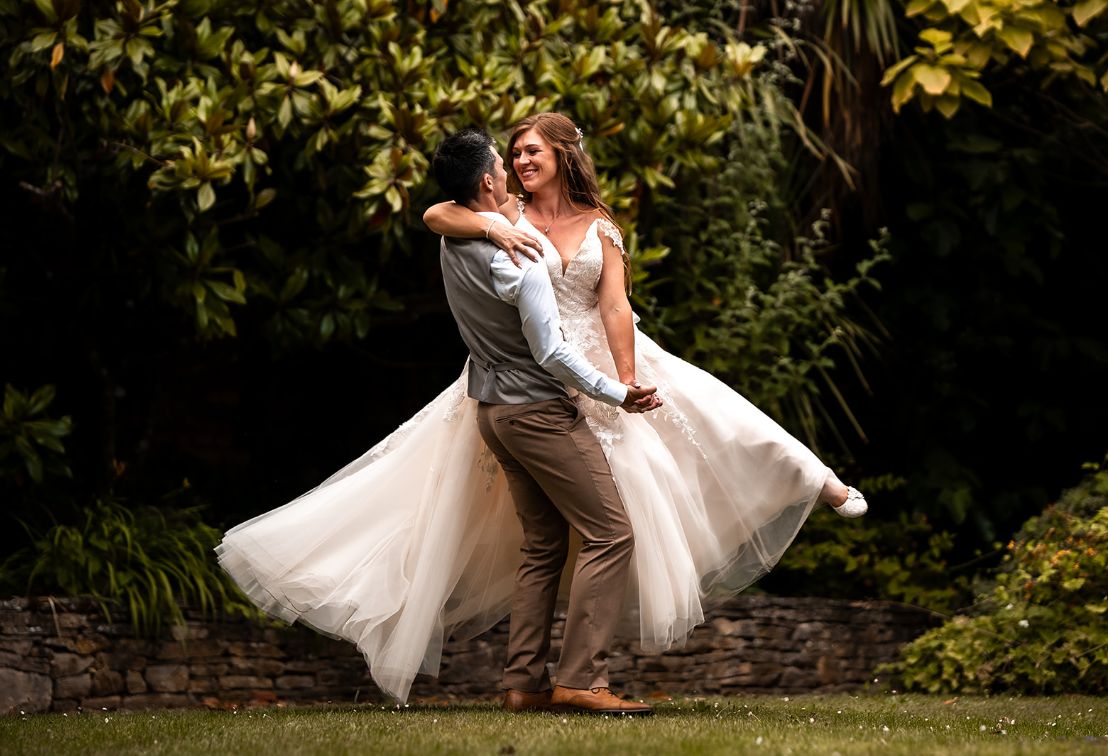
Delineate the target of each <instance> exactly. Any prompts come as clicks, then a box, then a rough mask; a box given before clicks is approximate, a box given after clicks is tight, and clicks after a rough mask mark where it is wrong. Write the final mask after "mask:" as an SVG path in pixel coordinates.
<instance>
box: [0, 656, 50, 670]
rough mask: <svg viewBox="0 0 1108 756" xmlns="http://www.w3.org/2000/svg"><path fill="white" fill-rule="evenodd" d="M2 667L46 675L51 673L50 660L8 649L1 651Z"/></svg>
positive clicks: (0, 660) (0, 661)
mask: <svg viewBox="0 0 1108 756" xmlns="http://www.w3.org/2000/svg"><path fill="white" fill-rule="evenodd" d="M0 668H3V669H15V670H19V671H20V672H30V673H33V674H37V675H46V674H49V673H50V662H48V661H47V660H46V659H42V658H37V657H34V656H30V655H29V654H13V653H10V652H8V651H0Z"/></svg>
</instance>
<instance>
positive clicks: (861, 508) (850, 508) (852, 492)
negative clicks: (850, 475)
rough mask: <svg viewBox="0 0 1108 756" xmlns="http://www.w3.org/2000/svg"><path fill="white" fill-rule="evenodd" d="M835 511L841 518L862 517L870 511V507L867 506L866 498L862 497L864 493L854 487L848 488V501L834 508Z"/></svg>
mask: <svg viewBox="0 0 1108 756" xmlns="http://www.w3.org/2000/svg"><path fill="white" fill-rule="evenodd" d="M831 508H832V509H834V510H835V514H837V515H839V516H840V517H850V518H854V517H861V516H862V515H864V514H865V513H866V512H867V511H868V510H869V505H868V504H866V497H865V496H862V492H861V491H859V490H858V489H857V488H855V487H854V486H847V487H846V501H844V502H843V503H842V504H840V505H839V506H837V507H836V506H832V507H831Z"/></svg>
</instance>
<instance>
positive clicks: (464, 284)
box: [439, 237, 568, 404]
mask: <svg viewBox="0 0 1108 756" xmlns="http://www.w3.org/2000/svg"><path fill="white" fill-rule="evenodd" d="M496 252H497V248H496V247H495V246H494V245H493V244H490V243H489V242H487V241H485V240H484V239H456V238H446V237H444V238H443V240H442V245H441V251H440V253H439V261H440V263H441V264H442V278H443V283H444V284H445V285H446V299H447V301H448V302H449V303H450V311H451V312H453V313H454V320H455V321H456V322H457V323H458V331H460V332H461V334H462V341H464V342H465V344H466V346H467V347H469V389H468V393H469V395H470V396H471V397H473V398H474V399H477V400H478V401H482V402H488V403H489V404H530V403H531V402H540V401H543V400H544V399H556V398H558V397H563V396H567V395H568V394H567V392H566V388H565V386H564V385H563V384H562V382H561V381H559V380H558V379H557V378H555V377H554V376H552V375H551V374H550V373H548V372H546V371H545V370H543V369H542V367H540V366H539V364H538V363H537V362H535V358H534V357H532V356H531V349H530V347H528V346H527V340H526V339H525V338H524V337H523V329H522V326H521V325H520V323H521V321H520V317H519V310H518V309H517V308H516V307H514V306H512V305H510V304H508V303H507V302H504V301H503V300H501V299H500V297H498V296H497V295H496V289H495V288H494V286H493V280H492V269H491V265H492V258H493V256H494V255H495V254H496ZM540 264H541V263H540Z"/></svg>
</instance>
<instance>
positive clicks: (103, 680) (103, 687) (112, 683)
mask: <svg viewBox="0 0 1108 756" xmlns="http://www.w3.org/2000/svg"><path fill="white" fill-rule="evenodd" d="M124 690H126V685H125V684H124V682H123V675H121V674H120V673H119V672H116V671H115V670H114V669H99V668H94V669H93V670H92V695H94V696H110V695H115V694H117V693H122V692H124Z"/></svg>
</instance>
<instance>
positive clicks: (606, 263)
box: [216, 113, 866, 701]
mask: <svg viewBox="0 0 1108 756" xmlns="http://www.w3.org/2000/svg"><path fill="white" fill-rule="evenodd" d="M505 163H506V164H508V165H509V169H508V170H509V172H508V182H509V183H508V186H509V189H510V190H511V191H513V192H516V193H518V194H519V199H516V198H510V200H509V202H508V203H506V204H505V205H504V206H503V207H502V208H501V211H502V213H503V214H504V216H505V217H504V221H503V222H501V223H498V222H495V221H494V222H493V223H492V224H491V225H490V221H489V220H488V219H487V218H485V217H483V216H478V215H476V214H475V213H472V212H471V211H469V210H468V209H466V208H464V207H462V206H460V205H455V204H454V203H449V202H447V203H441V204H439V205H436V206H435V207H432V208H431V209H430V210H428V211H427V214H426V215H425V216H424V219H425V221H426V222H427V225H428V226H429V227H430V228H431V229H432V230H434V231H436V232H438V233H443V234H446V235H450V236H459V237H480V236H485V237H487V238H490V239H492V241H493V242H495V243H497V244H498V246H501V247H502V248H504V249H508V250H509V251H514V250H518V249H519V248H521V247H522V246H524V245H531V246H534V247H536V248H538V249H541V252H542V255H543V258H544V260H545V262H546V264H547V266H548V267H549V269H550V274H551V279H552V281H553V285H554V291H555V295H556V297H557V300H558V306H559V310H560V314H561V317H562V328H563V331H564V333H565V336H566V339H567V341H569V342H570V343H572V344H573V345H574V346H576V347H577V348H578V349H580V350H581V351H582V353H584V355H585V356H586V357H587V358H588V359H589V360H590V361H591V362H592V363H593V364H594V365H596V366H597V367H598V368H600V369H601V370H603V371H605V372H606V373H608V374H609V375H611V376H612V377H614V378H618V379H619V380H620V381H622V382H624V383H633V382H635V381H641V382H642V383H646V384H649V385H654V386H657V387H658V395H659V396H660V397H661V398H662V399H663V400H664V405H663V406H662V408H661V409H659V410H656V411H654V412H650V413H647V414H639V415H629V414H625V413H619V412H616V411H613V410H614V408H611V407H608V406H607V405H604V404H602V403H599V402H595V401H592V400H590V399H589V398H588V397H585V396H579V397H578V399H577V401H578V403H579V406H580V407H581V409H582V411H583V412H584V414H585V416H586V418H587V420H588V424H589V427H590V428H591V429H592V430H593V432H594V433H596V435H597V437H598V439H599V440H600V442H601V447H602V448H603V449H604V453H605V454H606V456H607V457H608V462H609V464H610V466H611V468H612V475H613V477H614V479H615V482H616V486H617V488H618V489H619V492H620V496H621V497H622V499H623V502H624V506H625V507H626V508H627V512H628V516H629V519H630V521H631V525H632V528H633V530H634V535H635V553H634V563H633V568H632V580H631V584H630V585H629V587H628V594H627V597H626V601H625V618H626V620H627V624H626V631H627V632H631V633H635V634H637V635H638V637H639V639H640V641H641V644H642V646H643V648H644V649H646V650H650V651H662V650H665V649H668V648H670V647H671V646H673V645H674V644H680V643H682V642H683V641H684V640H685V638H686V637H687V636H688V634H689V633H690V632H691V631H692V629H693V628H694V627H695V626H696V625H697V624H699V623H700V622H701V621H703V619H704V609H703V603H704V601H705V600H706V599H708V598H709V597H711V596H720V595H728V594H731V593H735V592H737V591H739V590H741V589H743V588H745V587H746V586H748V585H749V584H750V583H752V582H753V581H754V580H756V579H757V578H758V577H760V576H761V575H763V574H765V572H767V571H768V570H769V569H770V568H771V567H772V566H773V565H774V564H775V563H776V562H777V560H778V559H779V558H780V556H781V554H782V553H783V552H784V550H785V549H786V548H787V547H788V545H789V544H790V543H791V542H792V540H793V538H794V537H795V535H796V533H797V531H798V530H799V528H800V526H801V525H802V524H803V523H804V521H805V519H806V518H807V517H808V515H809V513H810V512H811V511H812V509H813V507H815V506H816V505H817V504H818V503H821V502H823V503H827V504H829V505H831V506H832V507H834V508H835V511H836V512H838V513H840V514H842V515H844V516H847V517H857V516H859V515H861V514H863V513H864V512H865V510H866V504H865V500H864V499H863V498H862V497H861V494H859V493H858V492H857V491H855V490H854V489H851V488H847V487H846V486H844V485H843V484H842V483H841V482H839V480H838V478H837V477H836V476H835V475H834V473H833V472H831V470H829V469H828V468H827V467H826V466H825V465H824V464H823V463H822V462H820V461H819V459H818V458H817V457H816V456H815V455H814V454H813V453H812V452H811V451H810V450H808V449H807V448H806V447H805V446H804V445H803V444H801V443H800V442H799V441H797V440H796V439H795V438H793V437H792V436H790V435H789V434H788V433H787V432H786V431H785V430H784V429H782V428H781V427H780V426H779V425H778V424H777V423H775V422H774V421H773V420H771V419H770V418H769V417H767V416H766V415H765V414H763V413H762V412H761V411H760V410H758V409H757V408H756V407H754V406H753V405H751V404H750V403H749V402H748V401H747V400H746V399H744V398H743V397H742V396H740V395H739V394H738V393H736V392H735V391H733V390H732V389H731V388H729V387H728V386H726V385H724V384H723V383H721V382H720V381H718V380H716V379H715V378H713V377H712V376H711V375H709V374H708V373H705V372H704V371H702V370H700V369H698V368H696V367H694V366H693V365H690V364H688V363H686V362H684V361H682V360H681V359H679V358H677V357H675V356H673V355H671V354H668V353H667V352H665V351H664V350H662V349H661V348H660V347H659V346H658V345H657V344H655V343H654V342H653V341H652V340H650V338H648V337H647V336H645V335H644V334H643V333H641V332H640V331H638V329H637V328H635V325H634V322H633V321H634V320H635V318H634V316H633V315H632V313H631V308H630V305H629V303H628V301H627V289H626V280H627V278H626V276H627V256H626V253H625V252H624V250H623V243H622V239H621V236H620V233H619V229H618V227H617V226H616V225H615V224H614V223H613V222H612V218H611V214H610V212H609V210H608V208H607V206H606V205H604V204H603V202H602V201H601V200H600V193H599V190H598V188H597V183H596V177H595V171H594V168H593V165H592V161H591V159H590V158H589V157H588V155H587V154H586V153H585V152H584V149H583V147H582V144H581V140H580V133H579V132H578V130H577V129H576V127H575V126H574V125H573V123H572V122H571V121H570V120H569V119H568V118H566V117H565V116H562V115H559V114H556V113H544V114H540V115H538V116H533V117H531V118H527V119H525V120H524V121H522V122H521V123H520V124H518V125H517V126H516V127H515V128H514V129H513V132H512V135H511V138H510V139H509V142H508V155H507V156H506V160H505ZM464 387H465V372H464V371H463V374H462V376H460V377H459V379H458V380H457V381H455V383H454V384H453V385H451V386H450V387H449V388H447V389H446V391H444V392H443V393H442V394H440V395H439V396H438V397H437V398H436V399H435V400H434V401H432V402H431V403H430V404H429V405H427V406H426V407H424V408H423V409H422V410H420V412H419V413H417V414H416V415H415V416H414V417H413V418H412V419H411V420H409V421H408V422H406V423H404V425H402V426H401V427H400V428H399V429H397V430H396V431H395V432H394V433H393V434H391V435H390V436H388V437H387V438H385V439H384V440H383V441H381V442H380V443H378V444H377V445H376V446H374V447H373V448H372V449H370V450H369V451H368V452H367V453H366V454H365V455H363V456H362V457H361V458H359V459H358V460H355V461H354V462H352V463H351V464H350V465H348V466H347V467H345V468H343V469H342V470H340V471H339V472H338V473H336V474H335V475H333V476H332V477H331V478H329V479H328V480H326V481H324V483H322V484H321V485H320V486H319V487H317V488H316V489H314V490H312V491H310V492H308V493H306V494H304V495H303V496H301V497H300V498H298V499H296V500H295V501H293V502H291V503H289V504H286V505H285V506H283V507H281V508H279V509H276V510H273V511H272V512H268V513H266V514H263V515H261V516H259V517H256V518H254V519H253V520H250V521H248V522H246V523H243V524H241V525H239V526H237V527H235V528H233V529H232V530H230V531H229V532H228V533H227V534H226V535H225V537H224V539H223V542H222V543H221V544H220V545H219V546H218V547H217V549H216V551H217V553H218V556H219V560H220V563H221V564H222V565H223V567H224V568H225V569H226V570H227V571H228V572H229V573H230V574H231V576H232V577H233V578H234V579H235V581H236V582H237V583H238V584H239V586H240V587H241V588H242V589H243V590H244V592H245V593H246V594H247V595H248V596H249V597H250V598H251V599H252V600H253V601H254V602H255V603H257V604H258V605H259V606H260V607H261V608H262V609H264V610H265V611H267V612H268V613H270V614H272V615H274V616H277V617H280V618H282V619H285V620H287V621H289V622H293V621H300V622H302V623H304V624H307V625H309V626H311V627H313V628H315V629H316V630H318V631H320V632H322V633H325V634H327V635H331V636H334V637H339V638H345V639H347V640H350V641H353V642H354V643H355V644H356V645H357V646H358V648H359V649H360V650H361V651H362V653H363V655H364V656H365V659H366V662H367V663H368V664H369V667H370V672H371V674H372V675H373V678H374V680H375V681H376V682H377V684H378V685H379V686H380V687H381V688H382V689H383V690H384V691H386V692H387V693H389V694H391V695H393V696H395V697H396V698H397V699H399V700H401V701H402V700H405V699H406V698H407V695H408V692H409V689H410V687H411V683H412V680H413V678H414V676H415V674H416V673H417V672H425V673H430V674H435V673H436V672H437V670H438V667H439V660H440V654H441V650H442V644H443V642H444V640H445V639H446V638H448V637H450V636H454V637H466V636H472V635H475V634H477V633H480V632H482V631H484V630H486V629H488V628H489V627H491V626H492V625H493V624H495V623H496V622H497V621H498V620H500V619H501V618H503V617H504V616H505V615H506V614H507V613H508V608H509V606H510V600H511V593H512V588H513V584H514V574H515V569H516V566H517V565H518V563H519V545H520V543H521V541H522V531H521V529H520V525H519V522H518V520H517V519H516V515H515V509H514V507H513V505H512V502H511V499H510V496H509V493H508V489H507V485H506V483H505V481H504V477H503V474H502V473H501V472H500V469H499V466H498V465H497V463H496V460H495V459H494V458H493V457H492V455H491V454H490V453H489V451H488V450H487V448H485V446H484V443H483V442H482V441H481V438H480V436H479V435H478V432H477V425H476V420H475V418H476V406H477V403H476V401H475V400H473V399H470V398H468V397H466V396H465V388H464ZM569 564H570V566H571V567H572V558H571V559H570V560H569Z"/></svg>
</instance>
